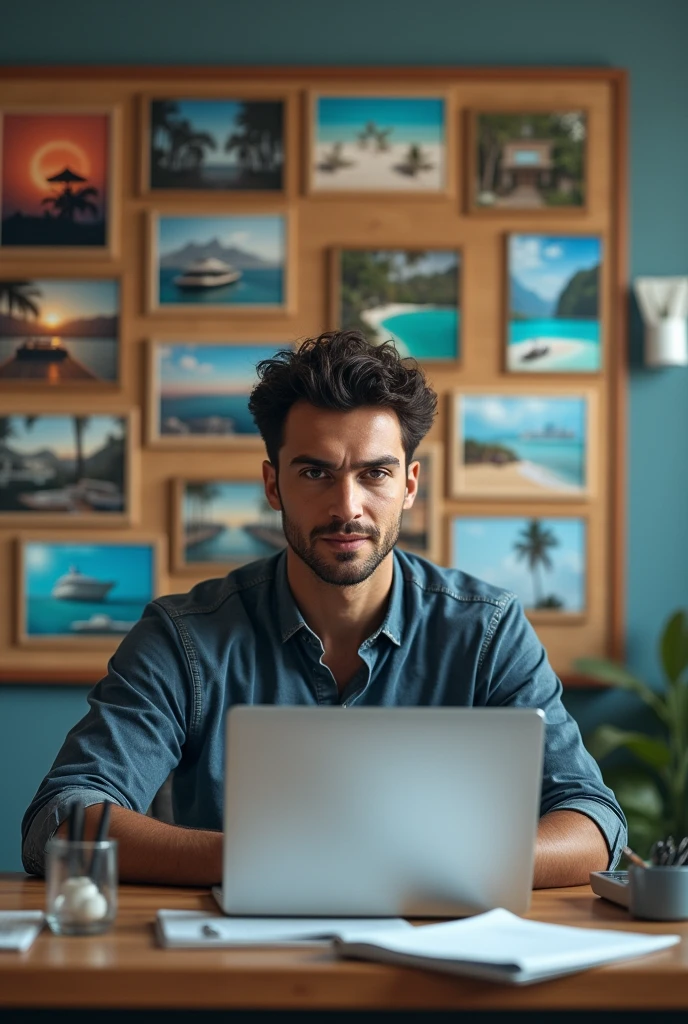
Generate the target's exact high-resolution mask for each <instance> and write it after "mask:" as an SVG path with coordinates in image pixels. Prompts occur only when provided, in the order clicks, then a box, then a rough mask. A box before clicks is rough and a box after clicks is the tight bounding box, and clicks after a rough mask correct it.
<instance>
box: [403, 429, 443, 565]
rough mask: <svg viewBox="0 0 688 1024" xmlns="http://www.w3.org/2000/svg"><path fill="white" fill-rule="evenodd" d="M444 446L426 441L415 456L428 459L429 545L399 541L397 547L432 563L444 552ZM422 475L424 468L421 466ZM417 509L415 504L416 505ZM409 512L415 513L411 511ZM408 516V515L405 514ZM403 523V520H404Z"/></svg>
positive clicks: (437, 442) (427, 513)
mask: <svg viewBox="0 0 688 1024" xmlns="http://www.w3.org/2000/svg"><path fill="white" fill-rule="evenodd" d="M443 449H444V445H443V444H441V443H440V442H439V441H424V442H423V443H422V444H421V446H420V448H419V449H418V451H417V452H416V454H415V456H414V461H415V460H416V459H427V460H428V463H429V466H430V472H429V482H428V495H427V512H426V515H427V533H428V543H427V544H426V545H425V547H421V546H416V545H414V544H409V543H404V542H402V541H401V539H400V540H399V542H398V544H397V546H398V547H400V548H401V549H402V551H410V552H411V553H412V554H415V555H422V557H423V558H429V559H430V561H431V562H437V561H439V560H440V558H441V550H442V512H441V505H442V494H443V493H444V481H443V479H442V478H443V475H444V473H443V470H444V451H443ZM421 473H422V466H421ZM414 507H415V503H414ZM409 511H413V509H410V510H409ZM404 515H406V513H404ZM402 522H403V519H402Z"/></svg>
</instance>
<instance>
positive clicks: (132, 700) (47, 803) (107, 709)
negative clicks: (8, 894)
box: [22, 602, 193, 875]
mask: <svg viewBox="0 0 688 1024" xmlns="http://www.w3.org/2000/svg"><path fill="white" fill-rule="evenodd" d="M192 687H193V678H192V674H191V673H190V671H189V664H188V661H187V658H186V654H185V652H184V648H183V645H182V644H181V642H180V639H179V635H178V633H177V630H176V627H175V625H174V623H173V622H172V621H171V619H170V617H169V615H168V614H167V612H166V611H165V610H164V609H163V608H162V607H161V606H160V605H158V604H157V603H155V602H153V603H152V604H150V605H148V606H147V608H146V610H145V611H144V614H143V616H142V618H141V619H140V620H139V621H138V622H137V623H136V625H135V626H134V627H133V628H132V629H131V630H130V632H129V633H128V634H127V636H126V637H125V638H124V640H123V641H122V643H121V644H120V646H119V648H118V649H117V651H116V653H115V654H114V655H113V657H112V658H111V660H110V662H109V664H108V671H107V675H106V676H104V678H103V679H101V680H100V682H99V683H97V684H96V685H95V686H94V688H93V689H92V690H91V692H90V693H89V695H88V698H87V699H88V704H89V710H88V711H87V712H86V714H85V716H84V717H83V718H82V719H81V721H80V722H78V723H77V724H76V725H75V726H74V728H73V729H72V730H71V731H70V732H69V733H68V735H67V738H66V739H65V741H64V743H63V745H62V748H61V749H60V752H59V753H58V755H57V757H56V758H55V761H54V763H53V765H52V767H51V769H50V771H49V772H48V774H47V775H46V776H45V778H44V779H43V781H42V782H41V784H40V786H39V787H38V791H37V793H36V795H35V797H34V798H33V800H32V802H31V804H30V805H29V807H28V809H27V811H26V813H25V815H24V819H23V821H22V861H23V864H24V868H25V870H26V871H28V872H29V873H30V874H38V875H42V874H43V873H44V870H45V848H46V844H47V843H48V840H49V839H50V838H51V837H52V836H53V835H54V833H55V832H56V830H57V829H58V827H59V826H60V825H61V823H62V822H63V821H64V819H65V818H66V816H67V813H68V808H69V805H70V804H71V802H72V801H73V800H74V799H75V798H76V797H78V799H79V800H80V801H81V802H82V803H83V804H84V805H85V806H89V805H91V804H95V803H103V802H105V801H110V802H111V803H114V804H119V805H120V806H121V807H127V808H129V809H131V810H134V811H140V812H144V811H146V810H147V808H148V807H149V806H150V804H151V801H152V799H153V797H154V795H155V794H156V793H157V791H158V789H159V788H160V786H161V785H162V783H163V782H164V781H165V779H166V778H167V776H168V775H169V773H170V772H171V771H172V770H173V769H174V768H175V767H176V766H177V764H178V763H179V761H180V759H181V754H182V749H183V746H184V742H185V739H186V736H187V734H188V720H189V716H190V713H191V708H192V707H193V693H192Z"/></svg>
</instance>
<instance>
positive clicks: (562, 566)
mask: <svg viewBox="0 0 688 1024" xmlns="http://www.w3.org/2000/svg"><path fill="white" fill-rule="evenodd" d="M451 533H452V565H453V566H454V568H457V569H461V570H462V572H465V573H468V574H469V575H470V576H477V577H478V579H481V580H484V581H485V582H486V583H491V584H492V585H493V586H496V587H501V588H503V589H504V590H510V591H511V592H512V593H515V594H516V596H517V597H518V598H519V600H520V601H521V602H522V603H523V606H524V607H525V609H526V611H527V612H528V616H529V618H531V619H533V620H536V619H537V620H538V621H542V622H561V623H562V624H563V623H564V622H576V621H581V619H582V617H583V616H584V615H585V614H586V611H587V606H588V601H587V574H588V566H587V523H586V520H585V519H583V518H581V517H572V518H563V517H561V518H560V517H558V516H557V517H554V516H548V517H546V518H544V517H537V516H529V517H526V516H476V517H471V518H469V517H464V516H458V517H456V518H455V519H454V520H453V522H452V526H451Z"/></svg>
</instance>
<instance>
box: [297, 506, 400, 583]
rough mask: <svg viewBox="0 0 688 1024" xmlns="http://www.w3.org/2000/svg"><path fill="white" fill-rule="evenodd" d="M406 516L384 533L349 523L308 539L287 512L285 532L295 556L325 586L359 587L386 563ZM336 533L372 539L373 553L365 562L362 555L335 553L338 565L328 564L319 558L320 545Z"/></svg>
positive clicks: (317, 532)
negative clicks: (328, 584)
mask: <svg viewBox="0 0 688 1024" xmlns="http://www.w3.org/2000/svg"><path fill="white" fill-rule="evenodd" d="M402 515H403V512H400V513H399V518H398V519H397V520H396V522H394V523H393V524H392V525H391V526H390V527H389V528H388V529H387V530H386V531H385V532H384V533H382V532H381V531H380V530H379V529H378V528H377V527H372V526H371V527H368V528H366V529H364V528H362V527H361V526H359V525H357V524H356V523H345V524H344V525H343V526H338V527H334V525H333V524H332V523H330V524H329V525H328V526H317V527H316V528H315V529H314V530H311V532H310V535H309V536H308V537H306V535H305V534H304V533H302V531H301V530H300V529H299V527H298V526H297V525H296V523H295V522H294V520H293V519H290V518H289V516H288V515H287V513H286V512H285V511H284V508H283V509H282V529H283V530H284V536H285V537H286V538H287V543H288V544H289V547H290V548H291V549H292V551H293V552H294V554H296V555H298V556H299V558H300V559H301V560H302V561H303V562H305V563H306V565H307V566H308V568H309V569H310V570H311V571H312V572H314V573H315V575H316V576H317V577H318V578H319V579H321V580H322V581H323V582H324V583H332V584H334V586H336V587H355V586H356V584H358V583H363V582H364V581H365V580H367V579H368V578H369V577H370V576H372V575H373V573H374V572H375V570H376V569H377V567H378V566H379V565H380V563H381V562H382V561H384V559H385V558H386V557H387V555H388V554H389V553H390V551H391V550H392V548H393V547H394V545H395V544H396V542H397V540H398V539H399V533H400V532H401V520H402ZM334 529H336V530H337V533H342V534H356V535H365V536H366V537H370V538H371V541H372V547H373V550H372V551H371V553H370V554H369V555H368V556H367V557H366V558H363V559H361V556H360V554H359V552H358V551H337V552H335V556H334V557H335V561H334V563H332V562H330V561H328V560H327V559H325V558H323V557H321V556H320V555H319V554H318V552H317V550H316V541H317V539H318V537H321V536H323V535H325V536H326V535H327V534H331V533H332V532H333V530H334Z"/></svg>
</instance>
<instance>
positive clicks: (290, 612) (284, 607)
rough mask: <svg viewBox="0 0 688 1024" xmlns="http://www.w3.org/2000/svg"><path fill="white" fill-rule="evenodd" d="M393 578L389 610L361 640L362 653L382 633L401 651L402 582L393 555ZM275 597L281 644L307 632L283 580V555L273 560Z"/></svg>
mask: <svg viewBox="0 0 688 1024" xmlns="http://www.w3.org/2000/svg"><path fill="white" fill-rule="evenodd" d="M393 557H394V574H393V576H392V588H391V590H390V594H389V606H388V608H387V614H386V615H385V618H384V621H383V622H382V624H381V625H380V626H378V628H377V629H376V630H375V632H374V633H373V634H372V636H369V637H368V639H367V640H364V641H363V643H362V644H361V648H362V649H365V648H367V647H370V646H371V645H372V644H373V643H375V641H376V640H377V638H378V637H379V635H380V633H384V634H385V636H386V637H388V638H389V639H390V640H391V641H392V643H393V644H396V646H397V647H401V636H402V632H403V619H404V579H403V570H402V567H401V565H400V564H399V559H398V558H397V557H396V553H395V554H394V556H393ZM275 593H276V597H277V624H278V628H279V632H280V637H281V640H282V643H283V644H284V643H286V642H287V640H289V639H290V638H291V637H292V636H294V634H295V633H298V631H299V630H300V629H303V628H305V629H308V628H309V627H308V625H307V623H306V621H305V619H304V617H303V615H302V614H301V612H300V611H299V609H298V607H297V605H296V601H295V600H294V595H293V594H292V592H291V588H290V586H289V580H288V579H287V553H286V551H284V552H282V554H280V555H279V557H278V558H277V568H276V572H275Z"/></svg>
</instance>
